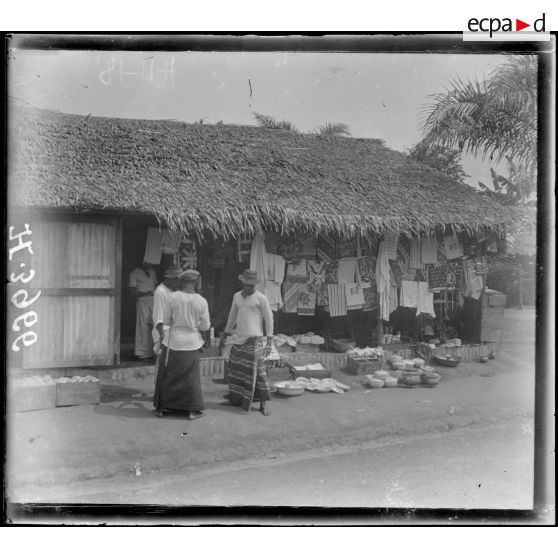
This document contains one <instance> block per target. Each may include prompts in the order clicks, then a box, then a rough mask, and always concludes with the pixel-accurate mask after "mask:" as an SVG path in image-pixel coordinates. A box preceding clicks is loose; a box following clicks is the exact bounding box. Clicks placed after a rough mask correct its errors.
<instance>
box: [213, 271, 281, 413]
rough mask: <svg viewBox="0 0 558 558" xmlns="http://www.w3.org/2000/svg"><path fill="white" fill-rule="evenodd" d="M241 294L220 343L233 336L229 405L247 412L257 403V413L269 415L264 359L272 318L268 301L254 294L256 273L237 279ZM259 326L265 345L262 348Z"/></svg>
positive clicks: (230, 314) (256, 279)
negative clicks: (264, 335)
mask: <svg viewBox="0 0 558 558" xmlns="http://www.w3.org/2000/svg"><path fill="white" fill-rule="evenodd" d="M238 278H239V280H240V282H241V283H242V290H241V291H239V292H237V293H236V294H235V295H234V296H233V301H232V306H231V310H230V313H229V319H228V322H227V326H226V328H225V335H224V336H223V337H222V342H224V340H225V338H226V337H227V336H229V335H232V336H233V337H232V342H233V345H232V347H231V353H230V356H229V363H228V368H227V372H228V383H229V402H230V403H231V405H239V406H241V407H242V408H243V409H244V411H245V412H249V411H250V407H251V406H252V401H253V400H254V399H259V400H260V412H261V413H262V414H263V415H264V416H267V415H269V414H270V410H269V401H270V399H271V393H270V389H269V383H268V381H267V373H266V369H265V366H264V364H263V359H264V357H266V356H268V355H269V353H270V352H271V344H272V340H273V314H272V312H271V307H270V305H269V301H268V300H267V297H266V296H265V295H264V294H263V293H261V292H259V291H257V290H256V285H257V284H258V283H259V282H260V278H259V277H258V274H257V272H256V271H253V270H251V269H247V270H245V271H244V272H243V273H242V275H239V276H238ZM262 322H264V323H265V333H266V336H267V343H266V344H265V345H264V340H263V339H264V337H263V328H262Z"/></svg>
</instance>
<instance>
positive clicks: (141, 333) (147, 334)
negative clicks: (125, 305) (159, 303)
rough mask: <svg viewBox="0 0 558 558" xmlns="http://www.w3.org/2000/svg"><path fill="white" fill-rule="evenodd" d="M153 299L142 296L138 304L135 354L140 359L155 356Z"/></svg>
mask: <svg viewBox="0 0 558 558" xmlns="http://www.w3.org/2000/svg"><path fill="white" fill-rule="evenodd" d="M152 329H153V297H152V296H141V297H140V298H138V301H137V303H136V340H135V341H136V342H135V348H134V354H135V355H136V356H137V357H139V358H147V357H150V356H152V355H153V339H152V337H151V330H152Z"/></svg>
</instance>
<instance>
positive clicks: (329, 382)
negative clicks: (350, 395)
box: [296, 376, 350, 394]
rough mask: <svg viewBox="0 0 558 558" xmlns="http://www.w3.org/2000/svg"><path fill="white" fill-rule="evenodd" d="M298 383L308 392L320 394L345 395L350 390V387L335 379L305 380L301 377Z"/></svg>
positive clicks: (297, 380)
mask: <svg viewBox="0 0 558 558" xmlns="http://www.w3.org/2000/svg"><path fill="white" fill-rule="evenodd" d="M296 383H297V384H300V385H303V386H304V388H305V389H306V390H308V391H316V392H318V393H327V392H329V391H333V392H334V393H340V394H342V393H345V392H346V391H348V390H349V389H350V388H349V386H347V385H345V384H342V383H341V382H338V381H337V380H334V379H333V378H322V379H317V378H305V377H303V376H300V377H298V378H297V379H296Z"/></svg>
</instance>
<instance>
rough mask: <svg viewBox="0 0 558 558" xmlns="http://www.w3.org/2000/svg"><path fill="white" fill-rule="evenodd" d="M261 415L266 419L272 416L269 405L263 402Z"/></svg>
mask: <svg viewBox="0 0 558 558" xmlns="http://www.w3.org/2000/svg"><path fill="white" fill-rule="evenodd" d="M260 413H261V414H262V415H263V416H264V417H268V416H269V415H270V414H271V411H270V410H269V407H268V406H267V403H264V402H263V401H262V403H261V404H260Z"/></svg>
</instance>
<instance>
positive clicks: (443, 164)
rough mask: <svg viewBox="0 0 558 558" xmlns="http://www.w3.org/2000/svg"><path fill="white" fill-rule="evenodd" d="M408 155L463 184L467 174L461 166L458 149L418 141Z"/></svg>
mask: <svg viewBox="0 0 558 558" xmlns="http://www.w3.org/2000/svg"><path fill="white" fill-rule="evenodd" d="M409 157H410V158H411V159H412V160H413V161H418V162H420V163H424V164H425V165H428V166H429V167H432V168H434V169H436V170H438V171H440V172H443V173H445V174H447V175H448V176H450V177H451V178H453V179H454V180H457V181H458V182H460V183H461V184H465V179H466V178H468V176H469V175H468V174H466V173H465V171H464V170H463V167H462V166H461V152H460V151H459V149H450V148H448V147H444V146H441V145H425V144H424V143H423V142H419V143H417V144H416V145H415V146H414V147H413V148H411V149H410V150H409Z"/></svg>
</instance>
